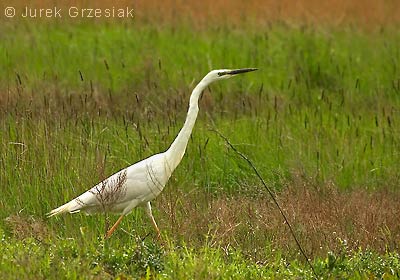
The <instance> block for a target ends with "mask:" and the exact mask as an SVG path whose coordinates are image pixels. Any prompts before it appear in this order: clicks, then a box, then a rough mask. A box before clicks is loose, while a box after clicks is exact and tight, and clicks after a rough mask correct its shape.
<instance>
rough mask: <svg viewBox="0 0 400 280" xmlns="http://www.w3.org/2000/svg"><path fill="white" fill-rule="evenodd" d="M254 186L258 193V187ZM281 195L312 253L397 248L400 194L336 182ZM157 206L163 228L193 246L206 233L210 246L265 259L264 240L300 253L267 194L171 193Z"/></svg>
mask: <svg viewBox="0 0 400 280" xmlns="http://www.w3.org/2000/svg"><path fill="white" fill-rule="evenodd" d="M254 188H255V189H254V191H257V188H258V187H254ZM260 188H261V187H260ZM258 192H259V189H258ZM277 198H278V200H279V202H280V204H281V206H282V207H283V208H284V211H285V212H286V214H287V215H288V218H289V220H290V222H291V224H292V226H293V227H294V229H295V231H296V233H297V235H298V237H299V239H300V241H301V244H302V245H303V247H304V248H305V250H306V251H307V253H308V254H309V255H310V256H316V255H323V254H326V252H327V251H336V252H337V251H340V250H341V249H342V248H343V243H345V244H347V247H348V248H349V249H357V248H359V247H361V248H371V249H374V250H376V251H379V252H384V251H385V250H386V249H390V250H398V249H399V245H400V244H399V240H400V224H399V218H398V217H399V216H400V204H399V203H398V201H399V199H400V194H399V193H391V192H389V191H385V190H381V191H373V192H368V191H366V190H362V189H355V190H352V191H339V190H338V189H337V188H336V187H335V186H325V187H324V188H323V189H316V188H315V187H314V186H312V185H311V184H308V183H303V184H298V182H297V183H296V184H290V185H289V186H288V187H287V188H285V190H284V191H282V192H280V193H278V194H277ZM158 204H159V205H158V206H157V209H159V211H161V212H162V213H161V214H160V215H161V216H162V217H164V220H162V219H160V218H159V220H160V221H161V225H160V226H161V228H164V229H167V228H168V229H169V231H171V232H172V234H173V235H174V236H175V238H176V239H183V240H185V241H186V242H189V243H191V244H193V243H196V242H203V241H204V239H205V236H207V238H208V240H209V242H210V243H211V244H212V245H215V246H221V247H222V248H228V247H235V248H240V249H242V250H244V251H245V252H247V253H249V255H250V256H252V257H254V258H256V259H259V258H262V256H258V253H257V252H258V251H261V250H260V249H262V248H264V247H265V245H266V244H272V248H275V249H278V250H279V249H280V250H283V251H284V252H288V254H293V253H295V252H297V247H296V244H295V242H294V240H293V238H292V237H291V236H290V233H289V230H288V228H287V226H286V225H285V224H284V222H283V218H282V216H281V215H280V213H279V211H278V210H277V209H276V207H275V205H274V204H273V203H272V201H271V199H270V198H269V197H268V195H267V194H266V193H265V194H262V195H258V196H257V198H250V197H249V196H242V195H241V196H235V197H220V196H219V197H218V198H213V197H212V196H210V195H207V194H206V193H204V192H201V191H194V192H192V193H189V194H184V193H179V194H178V195H173V194H171V193H168V194H165V195H163V196H161V197H160V198H159V200H158ZM271 242H272V243H271Z"/></svg>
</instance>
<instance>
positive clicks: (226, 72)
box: [218, 68, 258, 76]
mask: <svg viewBox="0 0 400 280" xmlns="http://www.w3.org/2000/svg"><path fill="white" fill-rule="evenodd" d="M256 70H258V68H243V69H235V70H230V71H225V72H219V73H218V75H219V76H224V75H237V74H242V73H246V72H251V71H256Z"/></svg>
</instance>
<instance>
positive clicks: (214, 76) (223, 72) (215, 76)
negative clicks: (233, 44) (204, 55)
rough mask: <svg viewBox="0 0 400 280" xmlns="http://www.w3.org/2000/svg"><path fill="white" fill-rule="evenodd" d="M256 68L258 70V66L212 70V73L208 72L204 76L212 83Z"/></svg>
mask: <svg viewBox="0 0 400 280" xmlns="http://www.w3.org/2000/svg"><path fill="white" fill-rule="evenodd" d="M255 70H257V68H243V69H219V70H212V71H211V72H210V73H208V74H207V75H206V76H205V77H204V80H206V81H207V82H209V83H212V82H215V81H218V80H225V79H228V78H231V77H233V76H236V75H238V74H242V73H246V72H251V71H255Z"/></svg>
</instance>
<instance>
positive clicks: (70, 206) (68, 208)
mask: <svg viewBox="0 0 400 280" xmlns="http://www.w3.org/2000/svg"><path fill="white" fill-rule="evenodd" d="M77 206H78V205H77V202H76V201H75V200H72V201H70V202H68V203H65V204H64V205H62V206H60V207H58V208H56V209H53V210H51V211H50V212H49V213H47V214H46V216H47V217H48V218H50V217H53V216H56V215H60V214H63V213H67V212H69V213H76V212H79V211H80V209H77Z"/></svg>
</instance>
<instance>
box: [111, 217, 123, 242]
mask: <svg viewBox="0 0 400 280" xmlns="http://www.w3.org/2000/svg"><path fill="white" fill-rule="evenodd" d="M124 216H125V215H124V214H122V215H121V217H119V218H118V220H117V221H116V222H115V224H114V225H113V226H112V227H111V228H110V229H109V230H108V231H107V234H106V238H110V236H111V235H112V234H113V232H114V231H115V230H116V229H117V227H118V225H119V224H120V223H121V221H122V218H123V217H124Z"/></svg>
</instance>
